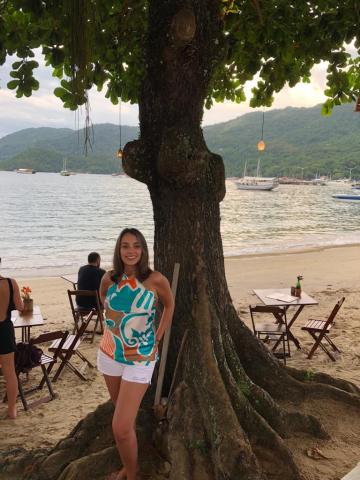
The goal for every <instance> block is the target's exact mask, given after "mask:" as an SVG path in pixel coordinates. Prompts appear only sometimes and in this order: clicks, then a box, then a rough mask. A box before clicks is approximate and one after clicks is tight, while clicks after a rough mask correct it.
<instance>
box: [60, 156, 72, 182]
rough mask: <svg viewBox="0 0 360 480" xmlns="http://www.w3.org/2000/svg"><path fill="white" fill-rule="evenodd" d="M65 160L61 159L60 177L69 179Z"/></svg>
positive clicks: (69, 173)
mask: <svg viewBox="0 0 360 480" xmlns="http://www.w3.org/2000/svg"><path fill="white" fill-rule="evenodd" d="M66 160H67V159H66V157H65V158H63V169H62V170H61V172H60V175H62V176H63V177H69V176H70V175H71V172H69V170H67V169H66Z"/></svg>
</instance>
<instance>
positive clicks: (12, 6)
mask: <svg viewBox="0 0 360 480" xmlns="http://www.w3.org/2000/svg"><path fill="white" fill-rule="evenodd" d="M166 3H167V2H164V6H163V8H164V11H165V10H166V8H167V6H166ZM213 3H214V4H218V10H219V16H221V18H222V25H223V28H222V32H221V34H220V35H215V38H214V42H215V44H216V49H217V50H218V57H219V58H218V61H217V64H216V67H215V68H214V69H211V66H210V65H209V68H210V69H211V71H212V72H213V73H212V78H211V81H210V82H209V86H208V92H207V97H206V101H205V104H206V106H207V107H210V106H211V105H212V102H213V101H214V100H215V101H218V102H221V101H224V100H225V99H226V100H231V101H235V102H241V101H244V100H245V95H244V85H245V83H246V82H248V81H250V80H252V79H254V77H256V78H258V83H257V86H256V87H254V89H253V97H252V99H251V105H252V106H253V107H258V106H261V105H265V106H270V105H271V103H272V97H273V94H274V92H279V91H280V90H281V89H282V88H283V87H284V85H285V84H289V86H291V87H292V86H294V85H296V84H297V83H298V82H300V81H303V82H309V81H310V75H311V69H312V67H313V66H314V65H315V64H316V63H319V62H320V61H326V62H328V76H327V90H326V92H325V93H326V95H327V96H328V97H329V98H328V100H327V102H326V104H325V106H324V111H325V112H328V111H330V110H331V108H332V107H333V106H334V105H337V104H340V103H345V102H350V101H353V100H354V99H356V98H357V97H358V96H359V93H360V74H359V67H360V58H359V52H360V39H359V23H360V6H359V4H358V2H356V1H353V0H344V1H342V2H338V1H336V0H317V1H306V0H297V1H296V2H295V1H288V0H267V1H266V2H261V1H260V0H217V1H214V2H213ZM149 5H151V2H148V1H145V0H133V1H131V2H129V1H128V0H122V1H117V2H114V1H112V0H76V1H74V0H65V1H63V2H57V1H54V0H51V1H41V0H18V1H16V0H14V1H1V2H0V64H3V63H4V62H5V60H6V58H7V56H8V55H16V56H17V57H18V60H16V61H15V62H14V63H13V65H12V71H11V73H10V75H11V77H12V80H11V81H10V82H9V83H8V85H7V86H8V88H9V89H13V90H15V91H16V96H17V97H22V96H23V95H24V96H30V95H31V94H32V92H33V91H34V90H37V89H38V88H39V82H38V81H37V80H36V68H37V66H38V63H37V61H36V60H35V59H34V50H35V49H37V48H40V47H41V49H42V53H43V54H44V56H45V59H46V63H47V65H49V67H52V69H53V75H54V76H55V77H57V78H59V80H60V85H59V87H57V88H56V89H55V92H54V93H55V95H56V96H58V97H59V98H61V100H62V101H63V103H64V106H65V107H67V108H70V109H74V110H75V109H76V108H77V107H78V106H79V105H83V104H85V103H86V101H87V94H86V92H87V90H88V89H90V88H91V87H92V86H96V87H97V89H98V90H102V89H103V88H105V89H106V97H107V98H109V99H110V100H111V101H112V102H113V103H115V104H116V103H117V102H118V100H119V98H120V97H121V98H122V100H124V101H130V102H137V101H138V100H139V93H140V88H141V81H142V79H143V77H144V71H145V69H146V64H145V55H144V52H145V49H146V48H145V45H146V41H147V36H148V14H149ZM179 20H180V21H179V25H180V26H179V27H178V28H180V29H181V28H183V33H184V35H185V36H184V38H186V29H187V28H189V25H190V24H191V21H192V20H191V12H190V11H189V13H188V14H186V13H185V14H184V13H183V14H182V18H180V19H179ZM189 22H190V23H189ZM197 28H199V26H197ZM200 28H201V27H200ZM149 40H150V41H151V38H150V39H149ZM349 45H351V51H352V55H351V54H350V53H349V52H348V51H346V47H347V46H349ZM204 75H207V72H206V71H204Z"/></svg>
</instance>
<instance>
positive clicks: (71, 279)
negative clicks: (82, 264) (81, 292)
mask: <svg viewBox="0 0 360 480" xmlns="http://www.w3.org/2000/svg"><path fill="white" fill-rule="evenodd" d="M60 278H62V279H64V280H66V281H67V282H70V283H72V286H73V290H76V288H77V283H78V276H77V274H76V273H73V274H71V275H62V276H61V277H60Z"/></svg>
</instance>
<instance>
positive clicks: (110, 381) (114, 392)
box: [104, 375, 121, 407]
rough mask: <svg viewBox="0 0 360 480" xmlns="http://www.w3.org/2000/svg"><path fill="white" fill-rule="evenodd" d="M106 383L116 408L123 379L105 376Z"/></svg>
mask: <svg viewBox="0 0 360 480" xmlns="http://www.w3.org/2000/svg"><path fill="white" fill-rule="evenodd" d="M104 379H105V383H106V386H107V389H108V391H109V395H110V398H111V401H112V402H113V404H114V407H115V406H116V402H117V398H118V395H119V390H120V385H121V377H111V376H110V375H104Z"/></svg>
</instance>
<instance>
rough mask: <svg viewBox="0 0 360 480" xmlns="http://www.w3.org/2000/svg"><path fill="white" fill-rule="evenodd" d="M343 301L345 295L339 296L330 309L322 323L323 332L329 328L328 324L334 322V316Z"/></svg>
mask: <svg viewBox="0 0 360 480" xmlns="http://www.w3.org/2000/svg"><path fill="white" fill-rule="evenodd" d="M344 301H345V297H342V298H340V300H339V301H338V302H337V303H336V304H335V307H334V308H333V309H332V310H331V313H330V315H329V318H328V319H327V320H326V322H325V323H324V328H323V330H324V332H326V331H327V330H328V329H329V326H330V325H331V324H332V323H333V322H334V320H335V317H336V315H337V314H338V312H339V310H340V308H341V306H342V304H343V303H344Z"/></svg>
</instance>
